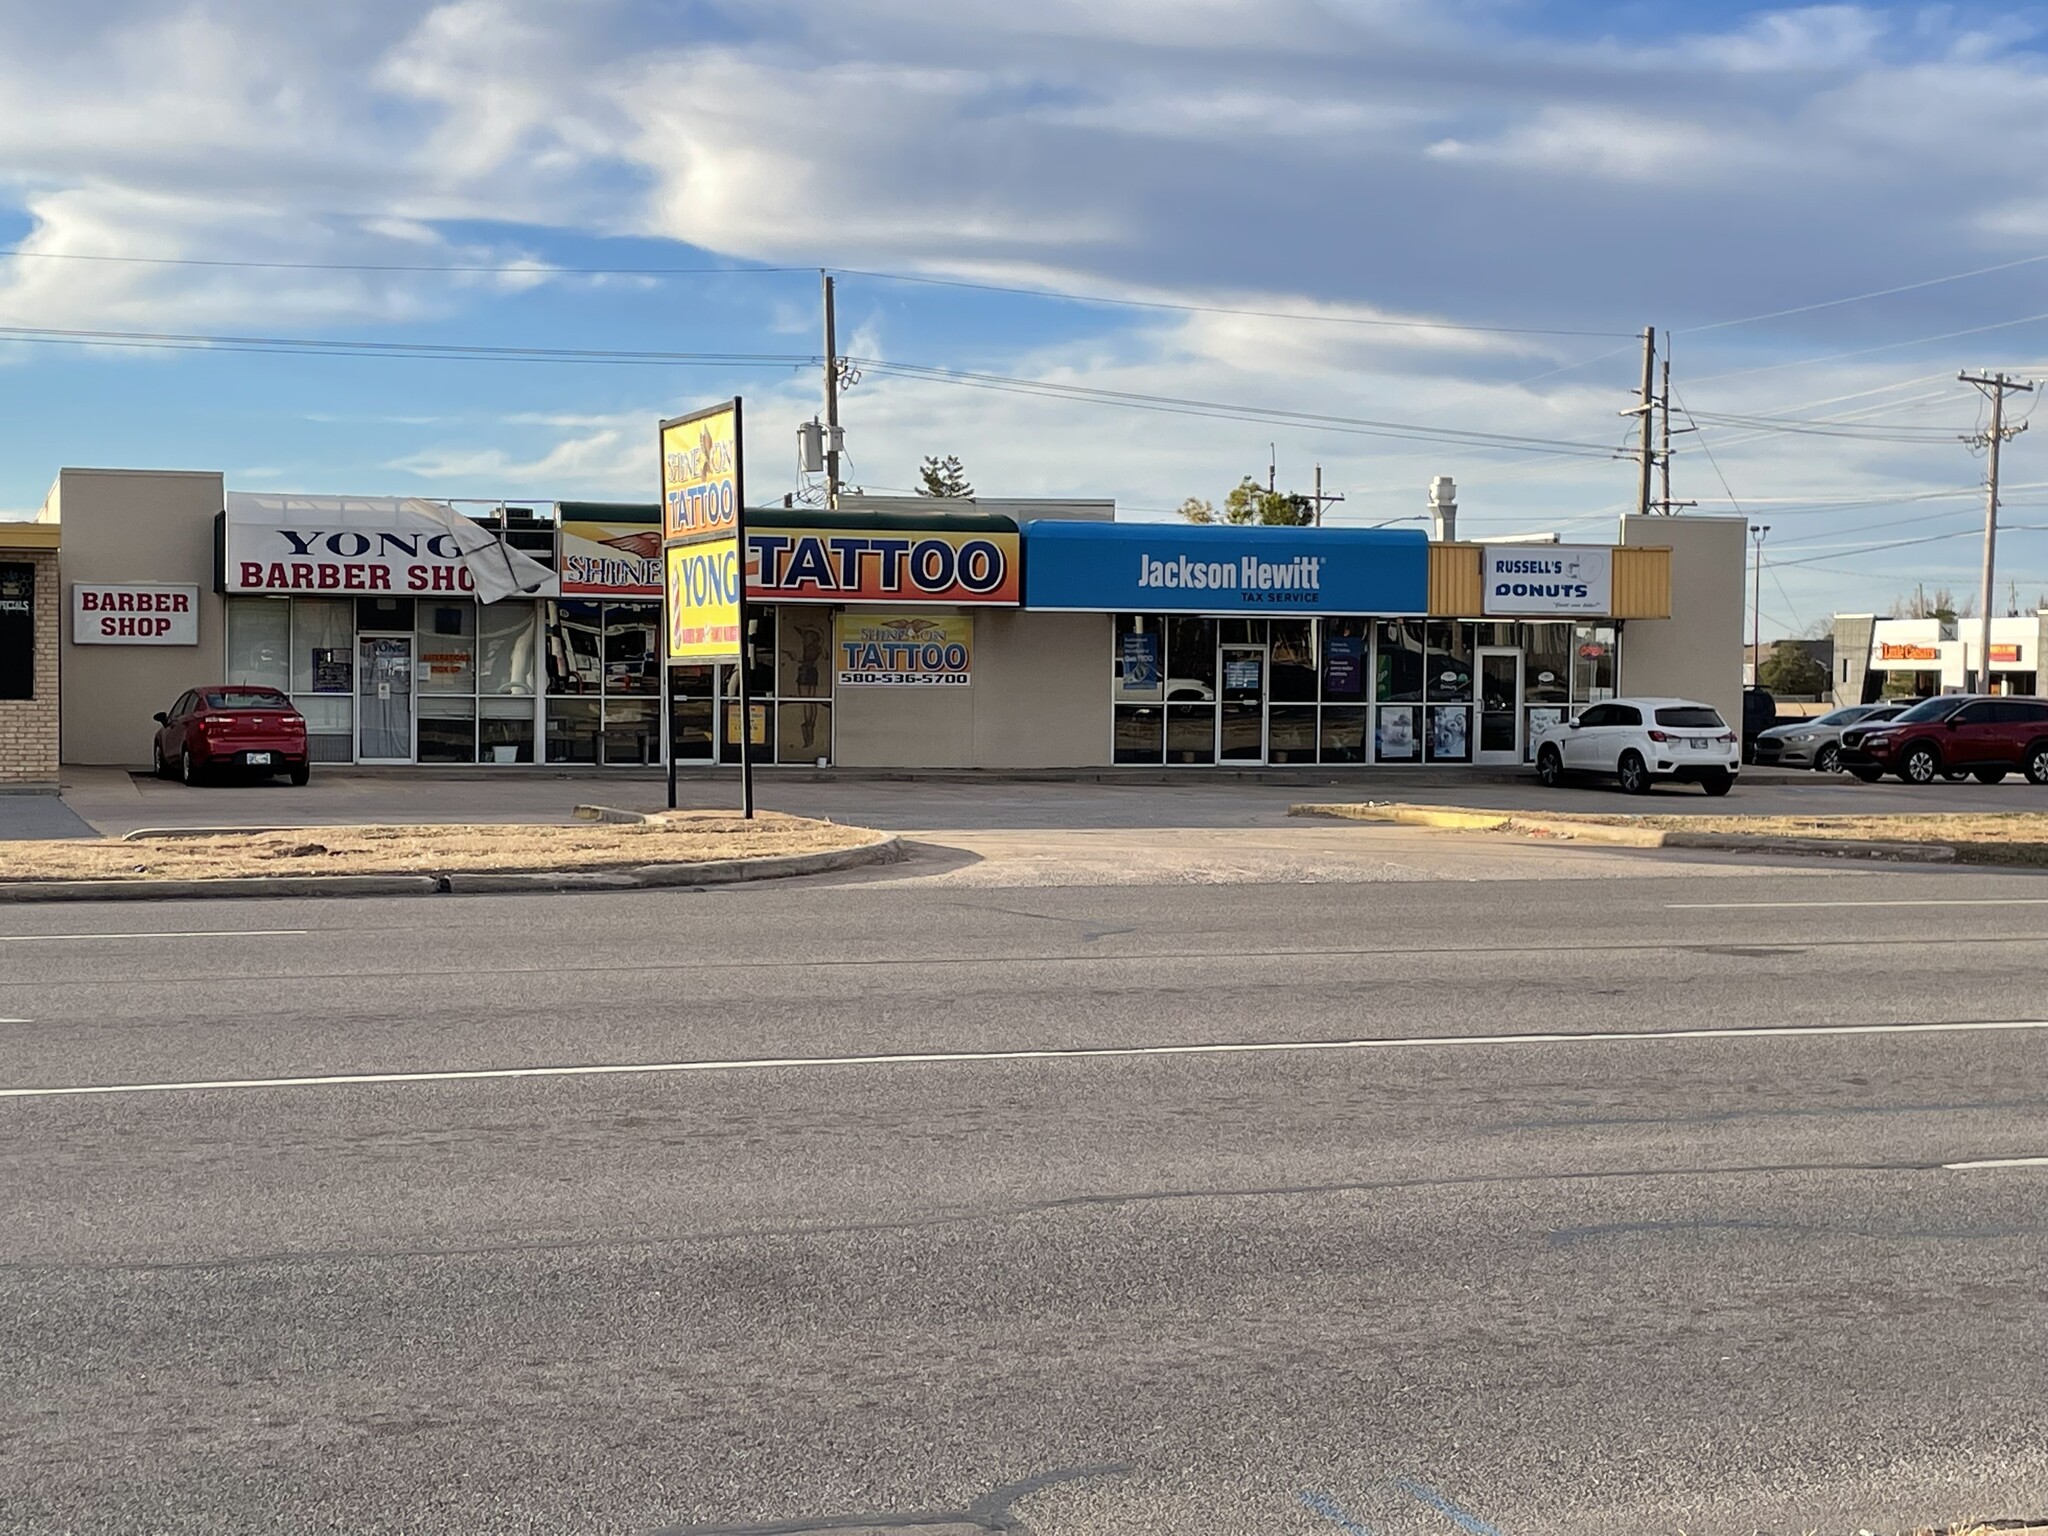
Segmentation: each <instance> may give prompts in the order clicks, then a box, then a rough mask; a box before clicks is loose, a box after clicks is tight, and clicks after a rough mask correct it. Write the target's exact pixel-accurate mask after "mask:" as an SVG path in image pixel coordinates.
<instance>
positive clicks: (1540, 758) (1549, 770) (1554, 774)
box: [1536, 747, 1564, 789]
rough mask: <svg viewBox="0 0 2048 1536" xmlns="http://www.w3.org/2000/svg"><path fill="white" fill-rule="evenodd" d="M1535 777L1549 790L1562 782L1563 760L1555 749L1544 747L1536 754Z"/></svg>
mask: <svg viewBox="0 0 2048 1536" xmlns="http://www.w3.org/2000/svg"><path fill="white" fill-rule="evenodd" d="M1536 777H1537V778H1538V779H1540V780H1541V781H1542V782H1543V784H1544V785H1545V786H1546V787H1548V788H1550V789H1555V788H1557V786H1558V785H1560V784H1562V783H1563V782H1564V759H1563V758H1562V757H1561V756H1559V755H1558V751H1557V748H1555V747H1545V748H1544V749H1543V750H1542V751H1540V752H1538V753H1537V754H1536Z"/></svg>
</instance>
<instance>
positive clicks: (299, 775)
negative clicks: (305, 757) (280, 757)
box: [292, 763, 313, 788]
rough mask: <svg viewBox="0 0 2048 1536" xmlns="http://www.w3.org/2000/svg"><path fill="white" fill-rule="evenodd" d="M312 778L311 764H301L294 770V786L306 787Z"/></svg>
mask: <svg viewBox="0 0 2048 1536" xmlns="http://www.w3.org/2000/svg"><path fill="white" fill-rule="evenodd" d="M312 777H313V765H312V764H311V763H300V764H299V765H298V767H296V768H294V769H293V770H292V782H293V783H294V784H297V785H299V786H300V787H302V788H303V787H304V786H305V784H306V782H307V781H308V780H309V779H311V778H312Z"/></svg>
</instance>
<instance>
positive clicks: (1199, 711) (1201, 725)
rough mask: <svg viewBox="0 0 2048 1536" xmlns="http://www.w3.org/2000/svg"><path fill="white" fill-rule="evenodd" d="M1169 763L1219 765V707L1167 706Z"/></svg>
mask: <svg viewBox="0 0 2048 1536" xmlns="http://www.w3.org/2000/svg"><path fill="white" fill-rule="evenodd" d="M1166 760H1167V761H1168V762H1169V763H1213V762H1215V761H1216V706H1215V705H1214V704H1169V705H1167V706H1166Z"/></svg>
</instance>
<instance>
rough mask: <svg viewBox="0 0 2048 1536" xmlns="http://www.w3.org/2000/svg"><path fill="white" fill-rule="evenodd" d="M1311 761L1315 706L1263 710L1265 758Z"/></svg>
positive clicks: (1277, 706)
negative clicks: (1264, 715)
mask: <svg viewBox="0 0 2048 1536" xmlns="http://www.w3.org/2000/svg"><path fill="white" fill-rule="evenodd" d="M1275 627H1276V628H1277V627H1278V626H1277V625H1276V626H1275ZM1315 760H1316V709H1315V706H1314V705H1313V704H1275V705H1273V706H1272V707H1271V708H1269V709H1268V710H1267V711H1266V761H1268V762H1270V763H1312V762H1314V761H1315Z"/></svg>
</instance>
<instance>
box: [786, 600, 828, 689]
mask: <svg viewBox="0 0 2048 1536" xmlns="http://www.w3.org/2000/svg"><path fill="white" fill-rule="evenodd" d="M776 622H777V626H778V628H779V631H780V633H779V636H778V642H779V646H778V651H777V655H776V668H775V678H776V687H775V696H776V697H777V698H781V699H829V698H830V697H831V696H832V612H831V610H830V609H828V608H795V607H790V606H784V607H783V608H781V609H779V610H778V611H777V614H776Z"/></svg>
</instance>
